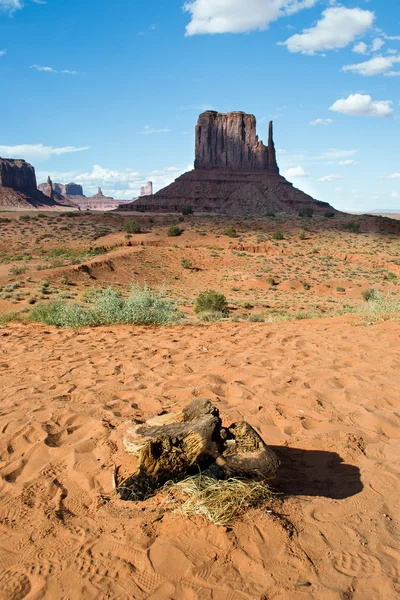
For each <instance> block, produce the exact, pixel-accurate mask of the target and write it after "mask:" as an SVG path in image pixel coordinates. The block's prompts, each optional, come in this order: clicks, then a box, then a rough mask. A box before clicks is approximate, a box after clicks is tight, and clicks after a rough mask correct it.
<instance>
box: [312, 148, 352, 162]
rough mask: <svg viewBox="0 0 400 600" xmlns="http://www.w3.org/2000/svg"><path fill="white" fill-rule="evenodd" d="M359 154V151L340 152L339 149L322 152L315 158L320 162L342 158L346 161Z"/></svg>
mask: <svg viewBox="0 0 400 600" xmlns="http://www.w3.org/2000/svg"><path fill="white" fill-rule="evenodd" d="M357 152H358V150H338V149H337V148H329V150H327V151H325V152H321V154H320V155H319V156H316V157H315V158H316V159H318V160H340V159H341V158H343V159H345V158H347V157H349V156H354V154H357Z"/></svg>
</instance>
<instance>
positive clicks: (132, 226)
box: [124, 219, 142, 233]
mask: <svg viewBox="0 0 400 600" xmlns="http://www.w3.org/2000/svg"><path fill="white" fill-rule="evenodd" d="M124 231H125V232H126V233H141V232H142V230H141V228H140V225H139V223H137V222H136V221H135V219H129V221H126V222H125V223H124Z"/></svg>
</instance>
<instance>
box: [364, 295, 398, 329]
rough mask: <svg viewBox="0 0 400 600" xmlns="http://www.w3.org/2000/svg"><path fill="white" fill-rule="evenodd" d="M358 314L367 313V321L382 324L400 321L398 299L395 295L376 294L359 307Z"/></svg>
mask: <svg viewBox="0 0 400 600" xmlns="http://www.w3.org/2000/svg"><path fill="white" fill-rule="evenodd" d="M360 312H362V313H367V321H368V322H372V323H382V322H383V321H399V320H400V297H399V296H398V295H395V294H387V295H383V294H377V295H376V297H374V298H372V299H370V300H368V302H367V304H362V305H361V306H360Z"/></svg>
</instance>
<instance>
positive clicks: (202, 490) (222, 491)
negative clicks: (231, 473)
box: [167, 473, 274, 526]
mask: <svg viewBox="0 0 400 600" xmlns="http://www.w3.org/2000/svg"><path fill="white" fill-rule="evenodd" d="M167 489H168V492H169V497H170V498H171V496H172V498H173V499H174V500H175V501H177V502H180V503H181V504H180V506H179V507H178V508H176V509H175V510H174V512H175V513H178V514H180V515H182V516H184V517H193V516H195V515H200V516H202V517H203V518H205V519H207V520H208V521H211V523H214V525H222V526H227V525H230V524H231V523H232V521H234V519H235V518H236V517H238V516H240V515H241V514H243V513H244V512H245V511H246V510H248V509H250V508H257V507H259V506H260V505H262V504H263V503H265V502H267V501H269V500H271V499H272V498H273V495H274V494H273V492H272V491H271V489H270V487H269V485H268V482H267V481H266V480H265V479H264V480H261V479H257V480H254V479H242V478H236V477H235V478H230V479H223V480H219V479H215V478H214V477H210V476H209V475H204V474H201V473H200V474H199V475H194V476H193V477H187V478H186V479H183V480H182V481H178V482H174V483H170V484H169V485H168V488H167Z"/></svg>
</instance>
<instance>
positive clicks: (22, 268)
mask: <svg viewBox="0 0 400 600" xmlns="http://www.w3.org/2000/svg"><path fill="white" fill-rule="evenodd" d="M26 271H27V267H26V266H20V267H19V266H17V265H15V266H14V267H11V269H10V275H23V274H24V273H26Z"/></svg>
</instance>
